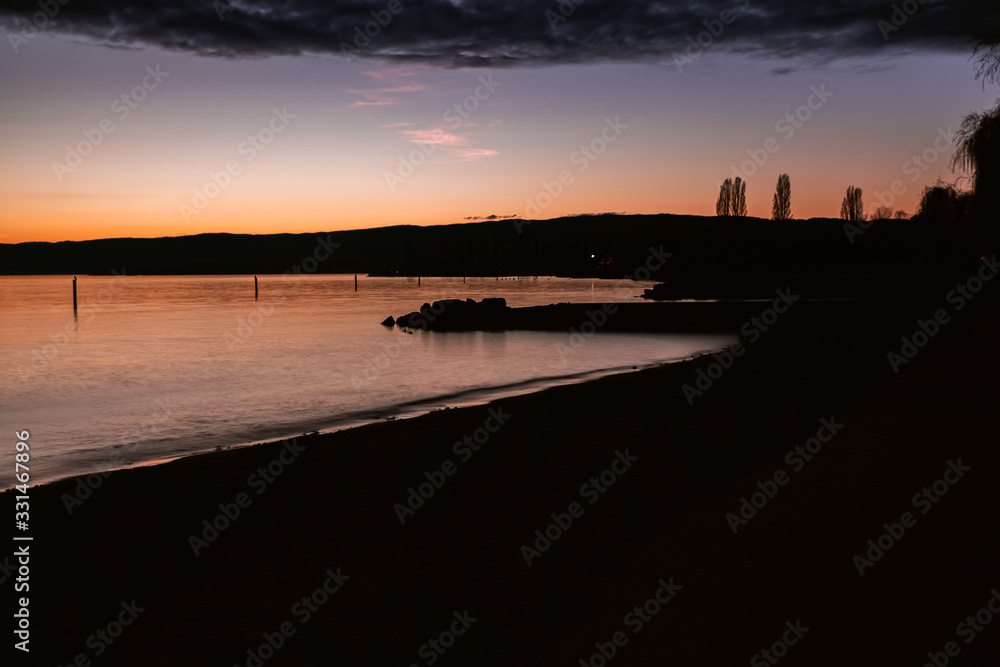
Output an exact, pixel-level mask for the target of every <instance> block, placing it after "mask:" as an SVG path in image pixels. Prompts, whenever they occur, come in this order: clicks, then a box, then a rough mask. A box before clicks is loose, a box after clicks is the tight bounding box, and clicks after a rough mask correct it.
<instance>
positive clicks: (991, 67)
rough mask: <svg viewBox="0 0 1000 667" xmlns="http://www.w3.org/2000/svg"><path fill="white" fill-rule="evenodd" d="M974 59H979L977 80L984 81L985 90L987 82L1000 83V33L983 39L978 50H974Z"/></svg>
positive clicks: (977, 47) (977, 46)
mask: <svg viewBox="0 0 1000 667" xmlns="http://www.w3.org/2000/svg"><path fill="white" fill-rule="evenodd" d="M972 57H973V58H978V59H979V64H978V65H977V66H976V80H977V81H978V80H979V79H982V80H983V88H984V89H985V88H986V82H987V81H989V82H990V83H997V82H998V81H1000V33H994V34H992V35H987V36H985V37H981V38H980V39H979V43H978V44H976V48H974V49H973V50H972Z"/></svg>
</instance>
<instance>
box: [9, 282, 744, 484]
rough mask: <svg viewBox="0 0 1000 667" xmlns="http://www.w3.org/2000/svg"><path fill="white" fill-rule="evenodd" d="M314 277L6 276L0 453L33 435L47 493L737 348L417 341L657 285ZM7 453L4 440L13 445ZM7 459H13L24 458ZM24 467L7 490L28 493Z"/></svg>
mask: <svg viewBox="0 0 1000 667" xmlns="http://www.w3.org/2000/svg"><path fill="white" fill-rule="evenodd" d="M358 281H359V288H358V291H357V292H355V290H354V276H353V275H350V276H347V275H311V276H301V277H299V278H298V279H294V280H289V279H288V278H287V277H283V276H260V297H259V299H258V300H257V301H255V300H254V284H253V277H252V276H127V277H115V276H104V277H101V276H80V277H79V281H78V300H79V301H78V303H79V310H78V314H77V316H76V318H74V315H73V307H72V277H70V276H16V277H0V359H2V362H0V382H2V384H0V405H2V411H0V426H2V429H0V431H2V432H3V434H4V438H3V439H2V440H0V446H7V447H9V448H10V449H9V451H10V452H13V451H14V450H13V446H14V432H15V431H23V430H28V431H29V432H30V434H31V436H30V444H31V445H32V448H31V483H32V484H38V483H44V482H49V481H53V480H55V479H59V478H61V477H66V476H69V475H75V474H80V473H90V472H94V471H95V470H97V469H100V470H107V469H112V468H117V467H122V466H123V465H140V464H148V463H152V462H157V461H163V460H169V459H171V458H176V457H178V456H184V455H187V454H192V453H196V452H200V451H205V450H209V449H214V448H217V447H227V446H233V445H240V444H248V443H253V442H259V441H262V440H266V439H276V438H281V437H289V436H294V435H299V434H301V433H304V432H307V431H313V430H320V431H323V430H332V429H337V428H344V427H346V426H352V425H356V424H360V423H366V422H370V421H372V420H377V419H384V418H387V417H389V416H406V415H411V414H418V413H422V412H426V411H428V410H433V409H437V408H441V407H445V406H454V405H469V404H475V403H482V402H485V401H487V400H490V399H492V398H495V397H497V396H502V395H511V394H516V393H524V392H527V391H533V390H536V389H539V388H542V387H545V386H550V385H552V384H559V383H566V382H578V381H581V380H584V379H588V378H592V377H596V376H599V375H602V374H606V373H608V372H620V371H622V370H625V369H631V368H632V367H633V366H638V367H646V366H650V365H655V364H660V363H664V362H670V361H677V360H681V359H684V358H687V357H690V356H691V355H694V354H696V353H699V352H705V351H708V350H713V349H717V348H719V347H722V346H724V345H726V344H728V343H730V342H731V341H732V338H731V337H728V336H721V335H720V336H708V335H668V334H663V335H651V334H614V333H601V332H598V333H596V334H591V335H587V336H583V337H580V336H573V335H571V332H570V331H566V332H518V331H514V332H505V333H481V332H478V333H477V332H473V333H427V332H416V333H412V334H407V333H405V332H403V331H401V330H399V329H398V328H392V329H390V328H387V327H383V326H381V325H380V324H379V323H380V322H381V321H382V320H383V319H385V317H386V316H387V315H393V316H398V315H402V314H404V313H407V312H410V311H413V310H417V309H418V308H419V307H420V305H421V304H422V303H424V302H431V301H434V300H435V299H442V298H463V299H464V298H473V299H476V300H480V299H482V298H485V297H497V296H502V297H505V298H506V299H507V302H508V305H511V306H515V307H517V306H534V305H544V304H549V303H558V302H576V303H607V302H625V301H630V300H635V299H636V298H637V296H638V295H639V294H641V293H642V290H643V289H644V288H646V287H649V286H651V283H640V282H634V281H610V280H571V279H563V278H545V277H540V278H537V279H520V280H515V279H506V280H500V281H497V280H495V279H494V278H474V279H473V278H470V279H468V281H467V282H464V283H463V280H462V279H461V278H458V279H445V278H430V279H423V280H422V281H421V284H420V286H418V284H417V280H416V279H409V278H374V277H373V278H368V277H359V278H358ZM3 443H6V445H4V444H3ZM5 460H7V461H12V457H11V456H5ZM12 467H13V465H12V464H11V465H10V466H4V469H3V470H2V471H0V488H4V489H6V488H10V487H11V486H13V484H14V483H15V482H14V477H13V470H12V469H11V468H12Z"/></svg>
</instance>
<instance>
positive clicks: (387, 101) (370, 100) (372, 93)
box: [347, 83, 427, 109]
mask: <svg viewBox="0 0 1000 667" xmlns="http://www.w3.org/2000/svg"><path fill="white" fill-rule="evenodd" d="M422 90H427V86H425V85H423V84H420V83H414V84H410V85H408V86H396V87H395V88H373V89H370V90H348V91H347V92H348V93H350V94H351V95H362V96H364V98H365V99H363V100H358V101H357V102H351V103H350V104H349V105H347V108H349V109H353V108H357V107H369V106H379V107H384V106H389V105H392V104H396V103H398V102H399V99H398V98H397V97H395V95H396V94H397V93H419V92H420V91H422Z"/></svg>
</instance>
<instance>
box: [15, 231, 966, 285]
mask: <svg viewBox="0 0 1000 667" xmlns="http://www.w3.org/2000/svg"><path fill="white" fill-rule="evenodd" d="M843 225H844V222H843V221H842V220H834V219H819V218H814V219H810V220H785V221H773V220H766V219H762V218H729V217H716V216H683V215H666V214H663V215H613V214H602V215H584V216H573V217H566V218H556V219H552V220H540V221H531V222H528V221H523V220H488V221H482V222H472V223H464V224H453V225H438V226H428V227H416V226H395V227H382V228H377V229H363V230H352V231H336V232H318V233H311V234H264V235H250V234H199V235H195V236H181V237H167V238H155V239H141V238H120V239H102V240H93V241H66V242H60V243H19V244H0V273H2V274H6V275H27V274H109V273H111V272H112V271H116V270H117V271H121V270H122V269H123V267H124V269H125V271H126V273H127V274H129V275H140V274H144V275H151V274H163V275H173V274H268V273H284V272H285V271H289V270H293V268H292V267H296V266H298V267H300V269H299V270H302V268H301V267H302V266H303V261H304V260H307V258H312V257H314V256H315V257H319V258H323V257H325V256H326V251H325V250H324V249H323V246H324V245H326V246H329V244H332V243H336V244H339V247H337V248H336V249H335V250H334V251H333V252H332V254H331V255H330V257H329V259H326V260H325V261H322V262H315V263H314V261H313V260H312V259H309V260H308V261H306V264H305V270H304V272H306V273H370V274H374V275H410V276H416V275H421V276H491V277H492V276H515V275H521V276H526V275H560V276H573V277H606V278H621V277H632V275H633V273H634V271H635V270H636V269H637V268H639V267H641V266H643V265H644V264H645V263H646V259H647V258H648V257H649V255H650V250H649V249H650V247H653V248H659V247H660V246H661V245H662V246H663V251H665V252H667V253H672V257H671V258H670V259H669V260H668V261H667V262H666V263H665V265H664V266H663V268H662V269H660V270H659V271H657V272H656V273H655V274H654V275H653V276H652V278H653V279H655V280H666V279H669V278H673V279H674V280H675V281H679V282H688V283H693V282H699V281H705V282H712V283H725V282H730V281H733V282H736V281H747V280H752V279H753V278H754V277H755V276H756V277H758V278H760V279H761V280H762V282H763V283H765V284H767V283H770V282H772V281H771V277H772V276H779V277H787V276H790V275H792V276H795V275H798V276H816V275H824V276H828V277H829V276H834V277H835V276H855V277H857V276H864V275H870V274H871V275H874V274H879V275H884V274H895V275H901V274H902V275H907V274H911V273H914V272H917V273H919V272H928V271H932V272H936V271H939V270H945V271H950V270H951V269H954V268H956V267H957V265H958V264H960V263H961V264H964V263H965V262H967V261H968V259H969V257H970V256H972V255H973V254H974V253H976V252H979V250H980V249H979V248H978V247H976V246H977V244H976V242H975V241H974V240H970V239H963V238H960V237H958V236H956V235H955V233H954V232H953V231H951V230H949V231H948V233H947V234H942V233H934V230H933V229H932V228H931V226H930V223H927V222H914V221H911V220H881V221H877V222H873V223H871V226H870V227H869V228H868V229H866V230H865V231H864V234H863V235H861V236H859V237H857V238H855V239H854V243H851V242H850V240H849V239H848V236H847V235H846V234H845V231H844V228H843ZM319 239H322V241H323V243H322V244H320V243H319ZM315 251H318V252H316V254H315V255H314V252H315ZM977 257H978V255H977ZM310 268H312V269H313V270H312V271H310V270H309V269H310Z"/></svg>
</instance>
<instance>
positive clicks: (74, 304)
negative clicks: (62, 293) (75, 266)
mask: <svg viewBox="0 0 1000 667" xmlns="http://www.w3.org/2000/svg"><path fill="white" fill-rule="evenodd" d="M73 314H74V315H76V276H73Z"/></svg>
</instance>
